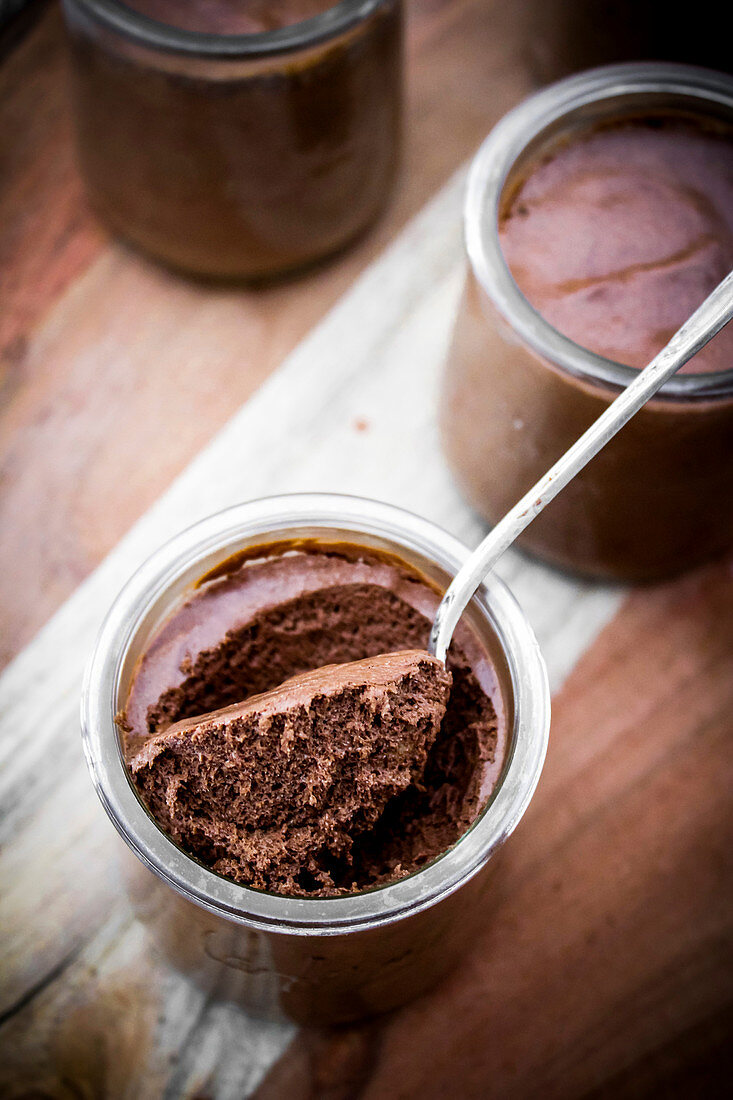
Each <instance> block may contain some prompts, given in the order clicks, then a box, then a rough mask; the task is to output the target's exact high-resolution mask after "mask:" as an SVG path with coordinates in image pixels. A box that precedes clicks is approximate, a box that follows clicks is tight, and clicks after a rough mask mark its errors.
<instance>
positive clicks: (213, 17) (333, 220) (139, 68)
mask: <svg viewBox="0 0 733 1100" xmlns="http://www.w3.org/2000/svg"><path fill="white" fill-rule="evenodd" d="M332 6H333V5H332V4H330V3H328V2H325V0H289V2H286V0H281V2H278V3H275V4H265V3H259V4H255V5H244V4H243V5H240V6H238V8H237V7H236V6H235V5H225V4H224V3H223V0H219V2H217V3H215V4H205V3H203V2H202V3H191V4H180V5H172V4H168V3H165V2H164V0H137V2H136V3H135V4H133V5H132V7H135V8H136V9H137V11H138V13H140V12H144V13H145V14H146V15H147V16H148V17H154V18H155V22H150V21H149V20H148V19H139V18H138V16H137V15H134V14H133V13H131V12H129V11H128V19H129V18H130V16H132V21H131V26H130V27H129V28H128V27H127V25H126V26H125V29H124V30H123V29H122V27H121V26H119V25H115V27H114V29H112V28H111V27H109V26H106V25H105V26H104V28H101V27H100V26H99V25H97V20H99V19H101V18H102V17H101V15H100V13H99V12H98V11H95V12H94V13H90V11H89V10H88V9H87V7H86V5H85V3H84V0H69V3H68V4H67V14H68V23H69V31H70V40H71V50H72V62H73V64H72V78H73V80H72V87H73V91H74V98H75V114H76V123H77V130H78V136H79V150H80V157H81V164H82V168H83V172H84V176H85V179H86V184H87V188H88V191H89V195H90V198H91V200H92V202H93V204H94V206H95V208H96V209H97V211H98V213H99V214H100V216H101V217H102V218H103V220H104V221H105V222H106V223H107V224H108V225H109V226H110V227H111V228H112V229H113V230H114V231H115V232H116V233H119V234H120V235H121V236H122V237H124V238H126V239H127V240H129V241H131V242H132V243H133V244H135V245H136V246H138V247H139V248H141V249H143V250H144V251H145V252H147V253H150V254H151V255H153V256H155V257H157V258H159V259H161V260H163V261H164V262H165V263H167V264H169V265H171V266H173V267H176V268H180V269H183V270H185V271H189V272H192V273H194V274H199V275H204V276H211V277H215V278H244V279H254V280H256V279H262V278H267V277H271V276H273V275H277V274H280V273H283V272H286V271H290V270H293V269H297V268H299V267H302V266H303V265H306V264H309V263H312V262H313V261H315V260H317V259H320V258H322V257H324V256H326V255H328V254H329V253H332V252H334V251H336V250H338V249H339V248H341V247H343V246H344V245H346V244H347V243H348V242H349V241H350V240H352V239H353V238H354V237H356V236H357V235H358V234H359V233H360V232H361V231H362V230H364V229H365V228H366V227H367V225H368V224H369V223H370V222H372V221H373V220H374V218H375V217H376V216H377V214H378V213H379V211H380V210H381V208H382V206H383V204H384V202H385V199H386V196H387V193H388V191H389V188H390V186H391V184H392V181H393V178H394V174H395V168H396V160H397V150H398V144H399V132H400V115H401V98H402V95H401V76H402V56H401V39H402V34H401V3H400V0H382V2H381V3H375V4H374V5H372V6H370V7H369V6H367V7H365V8H364V9H363V12H362V13H361V14H360V16H359V18H358V19H356V20H351V22H350V23H349V25H348V27H346V29H343V30H341V31H339V30H338V29H332V30H330V31H328V32H327V33H326V34H325V36H324V34H323V32H319V33H317V34H316V32H314V31H307V30H304V32H303V35H302V36H300V38H301V39H302V41H300V40H299V42H297V43H296V44H295V45H292V44H291V45H287V46H281V47H278V48H277V49H274V50H273V49H272V48H270V49H268V50H267V51H265V52H263V47H261V46H260V47H258V46H257V45H256V40H257V39H258V38H259V32H261V31H264V30H273V29H276V30H277V29H284V28H288V27H291V29H292V25H293V24H295V25H296V26H297V25H298V24H300V22H301V20H309V19H311V18H312V17H313V16H314V15H317V14H319V13H320V12H323V11H325V10H326V9H328V8H331V7H332ZM121 7H122V5H121ZM129 7H130V5H128V8H129ZM174 7H175V9H176V12H177V14H176V15H175V20H176V24H177V26H176V27H175V30H171V29H169V27H170V24H168V25H167V27H162V25H161V23H160V20H165V19H168V18H170V19H173V18H174V15H173V8H174ZM303 26H304V27H306V23H303ZM310 26H313V24H310ZM333 27H336V28H337V27H338V21H337V20H334V22H333ZM161 30H162V31H164V32H165V33H166V34H169V35H173V36H175V35H176V34H177V35H181V34H183V33H185V32H187V33H189V34H190V32H191V31H192V30H194V31H198V32H201V31H204V32H211V33H219V34H221V33H226V34H229V35H233V34H237V35H241V33H242V32H247V34H248V37H249V40H250V43H254V45H252V46H251V48H250V49H249V50H247V49H245V48H244V47H241V46H240V47H238V48H237V49H233V50H231V51H229V52H225V53H224V54H222V53H221V52H217V49H216V47H215V45H214V43H215V41H216V40H215V39H213V38H212V37H211V34H207V33H203V34H200V41H199V42H196V41H195V40H194V44H193V46H192V45H191V44H190V43H188V44H187V45H186V46H185V48H184V47H183V46H180V47H179V46H178V45H177V46H176V47H175V48H172V47H171V46H165V47H162V46H161V45H159V44H157V41H156V38H155V34H156V33H159V32H160V31H161ZM249 32H256V33H253V34H250V33H249ZM233 41H234V40H233ZM243 41H244V39H243ZM258 50H259V52H258Z"/></svg>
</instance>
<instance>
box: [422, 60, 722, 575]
mask: <svg viewBox="0 0 733 1100" xmlns="http://www.w3.org/2000/svg"><path fill="white" fill-rule="evenodd" d="M465 231H466V239H467V249H468V274H467V281H466V286H465V290H464V294H463V298H462V302H461V305H460V308H459V313H458V317H457V320H456V326H455V332H454V339H453V345H452V349H451V352H450V355H449V359H448V363H447V367H446V372H445V378H444V387H443V393H442V403H441V419H442V437H443V443H444V448H445V453H446V455H447V458H448V461H449V464H450V466H451V468H452V470H453V472H454V475H455V477H456V479H457V481H458V484H459V486H460V488H461V489H462V491H463V492H464V494H465V496H466V498H467V499H468V500H469V501H470V503H471V504H472V505H473V507H474V508H475V509H476V510H477V511H478V512H479V513H480V514H481V515H483V516H484V517H485V519H486V520H487V521H488V522H489V523H495V522H496V521H497V520H498V519H499V518H500V517H501V516H502V515H503V514H504V513H505V512H506V511H507V510H508V509H509V508H510V507H511V506H512V505H513V504H514V503H515V502H516V501H517V500H518V499H519V498H520V497H521V496H522V495H523V494H524V493H525V492H526V491H527V490H528V489H530V488H531V486H532V485H533V484H534V482H535V481H536V480H537V479H538V478H539V477H540V476H541V475H542V474H543V473H544V472H545V471H546V470H547V469H548V468H549V467H550V466H551V465H552V464H553V463H554V462H555V461H556V459H558V458H559V457H560V455H561V454H562V453H563V452H564V451H565V450H566V449H567V448H568V447H569V446H570V444H571V443H572V442H573V441H574V440H575V439H577V438H578V437H579V436H580V435H581V434H582V432H584V431H585V429H586V428H587V427H588V426H589V425H590V424H591V422H592V421H593V420H595V419H596V417H598V416H599V415H600V413H601V412H603V410H604V409H605V408H606V407H607V406H608V404H609V403H610V402H611V401H612V400H613V399H614V398H615V397H616V396H617V394H618V393H619V391H620V390H621V389H622V388H623V387H624V386H626V385H628V383H629V382H630V381H631V380H632V379H633V378H634V377H635V375H636V373H637V372H638V370H639V369H640V368H641V367H643V366H644V365H645V364H646V363H647V362H648V361H649V360H651V359H652V357H653V356H654V355H655V354H656V353H657V352H658V351H659V350H660V349H661V347H662V346H663V345H664V344H665V343H666V342H667V341H668V340H669V338H670V337H671V335H672V334H673V333H674V332H675V330H676V329H677V328H678V327H679V326H680V325H681V324H682V322H683V321H684V320H685V319H686V318H687V317H688V316H689V315H690V314H691V313H692V312H693V311H694V310H695V309H696V308H697V306H698V305H700V303H701V302H702V301H703V299H704V298H705V297H706V296H707V294H708V293H709V292H710V291H711V290H712V289H713V288H714V287H715V286H716V284H717V283H718V282H719V281H720V280H721V279H722V278H723V277H724V276H725V275H726V274H727V273H728V272H729V271H730V270H731V269H733V79H731V78H730V77H727V76H724V75H722V74H717V73H713V72H708V71H706V70H703V69H692V68H687V67H683V66H673V65H663V64H648V65H641V66H638V65H633V66H632V65H629V66H626V65H622V66H614V67H610V68H606V69H597V70H594V71H592V72H589V73H585V74H582V75H580V76H577V77H572V78H569V79H568V80H565V81H562V82H560V83H559V84H556V85H554V86H552V87H549V88H547V89H545V90H544V91H542V92H540V93H539V94H537V95H535V96H532V97H531V98H530V99H528V100H526V101H525V102H524V103H522V104H520V106H519V107H517V108H516V109H515V110H513V111H512V112H510V114H509V115H507V116H506V117H505V118H504V119H503V120H502V121H501V122H500V123H499V124H498V126H497V127H496V128H495V129H494V131H492V133H491V134H490V135H489V137H488V139H487V140H486V142H485V143H484V145H483V146H482V147H481V149H480V151H479V153H478V154H477V156H476V158H475V160H474V163H473V166H472V169H471V174H470V179H469V185H468V193H467V198H466V207H465ZM731 500H733V326H729V327H728V328H726V329H723V331H722V332H720V333H719V334H718V335H717V336H716V337H715V339H714V340H712V341H711V342H710V344H709V345H708V346H707V347H706V348H704V349H703V350H702V351H701V352H699V353H698V354H697V355H696V356H695V357H694V358H693V359H692V360H691V361H690V362H689V363H688V364H687V365H686V366H685V367H684V368H683V369H682V371H681V372H680V373H679V374H678V375H677V376H675V377H674V378H673V379H671V380H670V381H669V382H668V383H666V384H665V386H664V387H663V389H662V390H661V391H660V392H659V394H658V395H657V396H655V397H654V398H653V399H652V400H651V401H649V402H648V404H647V405H645V407H644V408H643V409H642V410H641V411H640V412H639V413H638V414H637V415H636V416H635V417H634V419H633V420H632V421H631V422H630V423H629V424H628V425H626V427H625V428H624V429H623V430H622V431H621V432H620V433H619V435H618V436H617V437H616V438H614V439H613V440H611V442H610V443H609V444H608V445H607V446H606V447H605V448H604V449H603V450H602V451H601V452H600V453H599V454H598V455H597V456H596V457H595V458H594V459H593V461H592V462H591V463H590V464H589V465H588V466H587V467H586V469H584V470H582V471H581V473H580V474H578V476H577V477H575V478H574V480H573V481H572V482H571V483H570V484H569V485H568V487H567V488H566V489H564V490H563V492H562V493H561V494H559V495H558V497H557V498H556V499H555V500H554V501H553V502H552V503H551V504H550V505H549V506H548V507H547V509H546V510H545V511H544V512H543V514H542V515H541V516H539V517H537V519H535V520H534V521H533V523H532V525H531V526H530V527H529V528H528V530H527V532H526V533H525V534H524V535H523V536H522V537H521V539H520V545H521V546H523V547H524V548H526V549H527V550H529V551H531V552H533V553H535V554H537V555H539V556H540V557H542V558H544V559H546V560H547V561H549V562H551V563H553V564H556V565H559V566H561V567H565V568H568V569H571V570H574V571H578V572H581V573H587V574H590V575H594V576H599V577H608V578H618V579H621V580H627V581H629V580H630V581H643V580H651V579H655V578H661V577H664V576H666V575H671V574H674V573H677V572H679V571H681V570H683V569H686V568H688V567H690V566H694V565H696V564H697V563H699V562H703V561H705V560H706V559H708V558H712V557H713V556H715V555H718V554H720V553H722V552H724V551H725V550H727V549H730V547H731V546H733V508H731V506H730V502H731Z"/></svg>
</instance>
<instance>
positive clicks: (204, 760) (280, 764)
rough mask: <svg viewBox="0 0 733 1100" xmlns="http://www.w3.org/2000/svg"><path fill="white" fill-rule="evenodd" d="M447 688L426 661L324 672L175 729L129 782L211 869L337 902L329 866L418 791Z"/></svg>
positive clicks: (392, 657)
mask: <svg viewBox="0 0 733 1100" xmlns="http://www.w3.org/2000/svg"><path fill="white" fill-rule="evenodd" d="M450 690H451V674H450V673H449V672H448V671H447V670H446V668H445V666H444V665H443V663H442V662H441V661H438V660H437V659H436V658H434V657H431V656H430V655H429V654H428V653H427V652H425V651H423V650H407V651H402V652H395V653H386V654H382V655H381V656H378V657H368V658H366V659H364V660H360V661H352V662H349V663H346V664H336V665H328V666H325V667H323V668H319V669H315V670H314V671H312V672H306V673H304V674H302V675H300V676H296V677H294V678H292V679H290V680H287V681H286V682H285V683H283V684H281V685H280V686H279V687H276V688H274V689H273V690H271V691H267V692H264V693H263V694H260V695H254V696H251V697H250V698H248V699H246V700H245V701H244V702H242V703H237V704H235V705H233V706H228V707H224V708H223V709H221V710H217V711H212V712H211V713H209V714H205V715H202V716H200V717H197V718H190V719H186V720H184V721H180V722H177V723H175V724H174V725H172V726H169V727H168V728H167V729H165V730H164V731H163V732H162V733H159V734H157V735H156V736H154V737H153V738H151V739H150V740H149V741H147V742H146V743H145V745H144V746H143V748H142V749H141V750H140V751H139V752H138V753H137V754H136V755H135V756H134V757H133V758H132V760H131V761H130V768H131V772H132V775H133V779H134V781H135V784H136V785H137V787H138V789H139V791H140V793H141V795H142V798H143V799H144V801H145V802H146V804H147V805H148V807H149V809H150V811H151V813H152V814H153V816H154V817H155V818H156V820H157V821H158V823H159V824H160V825H161V826H162V827H163V829H164V830H165V831H166V832H167V833H168V834H169V835H170V836H171V837H172V838H173V839H174V840H175V841H177V842H178V843H179V844H180V845H181V846H182V847H183V848H185V849H186V850H187V851H189V852H191V853H192V854H193V855H195V856H197V857H198V858H200V859H201V860H202V861H203V862H205V863H206V864H207V865H208V866H210V867H211V868H212V869H213V870H215V871H217V872H219V873H220V874H223V875H226V876H228V877H229V878H232V879H234V880H235V881H237V882H241V883H244V884H246V885H249V886H253V887H255V888H258V889H262V890H271V891H274V892H276V893H286V894H299V893H300V894H302V893H309V894H313V893H325V894H327V893H331V892H333V891H334V881H333V879H332V877H331V875H330V874H329V871H328V866H329V862H333V865H334V866H336V865H338V866H339V868H340V869H341V868H343V865H344V863H346V864H348V862H349V858H350V853H351V849H352V846H353V843H354V840H355V838H357V837H358V836H359V835H360V834H362V833H363V832H364V831H365V830H368V829H370V828H371V827H372V826H373V825H374V824H375V822H376V821H377V820H378V819H379V818H380V817H381V815H382V814H383V812H384V810H385V808H386V806H387V804H388V803H389V801H390V800H391V799H392V798H394V797H395V796H396V795H398V794H400V793H401V792H403V791H405V790H406V789H407V788H408V787H411V786H412V785H414V784H418V785H419V783H420V780H421V778H422V775H423V772H424V770H425V766H426V763H427V759H428V753H429V750H430V748H431V746H432V744H433V742H434V741H435V738H436V736H437V734H438V731H439V729H440V725H441V722H442V720H443V717H444V715H445V711H446V707H447V704H448V699H449V696H450ZM342 874H343V872H342V870H340V874H339V878H341V877H342Z"/></svg>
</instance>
